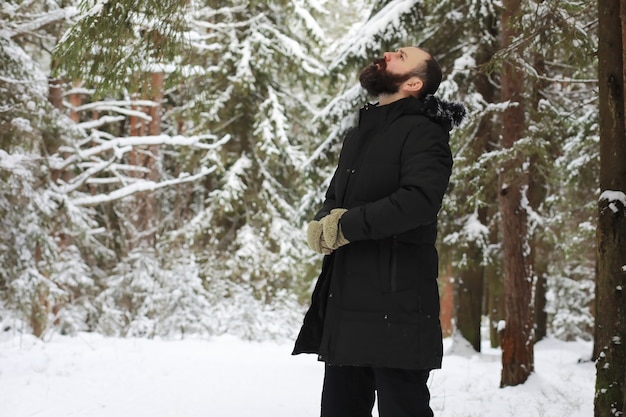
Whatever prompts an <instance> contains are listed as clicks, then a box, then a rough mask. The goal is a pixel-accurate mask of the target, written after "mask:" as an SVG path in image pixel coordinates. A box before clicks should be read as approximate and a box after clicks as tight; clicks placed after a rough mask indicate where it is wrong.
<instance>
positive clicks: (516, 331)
mask: <svg viewBox="0 0 626 417" xmlns="http://www.w3.org/2000/svg"><path fill="white" fill-rule="evenodd" d="M520 3H521V2H520V0H505V1H504V2H503V10H504V13H503V15H502V39H503V48H504V49H506V48H507V47H509V46H510V44H511V42H512V40H513V39H514V38H515V36H516V35H517V32H518V31H517V30H516V28H515V27H514V22H515V16H516V15H517V14H518V13H519V11H520ZM501 83H502V97H501V98H502V101H503V102H509V103H510V104H509V106H508V107H507V109H506V110H505V111H504V113H503V115H502V147H503V148H504V149H508V148H512V147H513V146H514V145H515V142H516V141H518V140H519V139H520V138H521V137H522V135H523V134H524V132H525V130H526V122H525V116H524V105H523V88H524V73H523V72H522V71H521V70H519V69H518V68H516V67H515V65H514V63H512V62H511V61H510V60H509V61H505V62H504V63H503V65H502V74H501ZM523 162H524V160H522V158H521V157H519V156H518V157H511V158H510V159H509V160H507V161H505V162H504V163H503V166H502V167H501V169H500V174H499V178H498V185H499V194H498V203H499V206H500V215H501V218H502V244H503V252H504V263H503V266H504V292H505V295H504V297H505V310H504V315H505V321H506V327H505V328H504V332H503V335H502V379H501V382H500V385H501V386H503V387H504V386H512V385H519V384H523V383H524V382H525V381H526V380H527V379H528V376H529V375H530V373H531V372H532V371H533V313H532V304H531V302H532V281H533V280H532V271H531V267H530V253H529V252H530V242H529V236H528V224H527V217H528V215H527V211H526V208H525V207H524V206H523V205H522V196H523V193H525V192H526V191H527V188H528V178H527V174H526V173H525V172H524V170H523V169H522V163H523Z"/></svg>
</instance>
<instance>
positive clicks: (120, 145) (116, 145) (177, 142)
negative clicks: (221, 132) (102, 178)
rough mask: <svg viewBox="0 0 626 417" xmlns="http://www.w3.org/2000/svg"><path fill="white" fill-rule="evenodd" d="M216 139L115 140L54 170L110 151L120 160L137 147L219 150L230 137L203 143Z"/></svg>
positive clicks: (165, 136) (129, 138) (182, 137)
mask: <svg viewBox="0 0 626 417" xmlns="http://www.w3.org/2000/svg"><path fill="white" fill-rule="evenodd" d="M208 138H215V136H214V135H199V136H192V137H187V136H169V135H156V136H131V137H125V138H115V139H112V140H109V141H107V142H105V143H103V144H101V145H98V146H94V147H92V148H89V149H85V150H82V149H81V150H76V153H75V154H73V155H71V156H69V157H68V158H66V159H64V160H62V161H60V162H58V163H56V164H52V168H53V169H59V170H64V169H66V168H67V167H69V166H70V165H72V164H75V163H77V162H79V161H81V160H84V159H88V158H91V157H94V156H96V155H100V154H103V153H105V152H108V151H113V153H114V154H115V156H116V157H117V158H118V159H119V158H121V157H122V156H123V155H124V154H125V153H127V152H129V151H130V150H131V149H132V148H133V147H135V146H153V145H172V146H187V147H193V148H198V149H204V150H213V149H217V148H219V147H220V146H222V145H224V144H225V143H226V142H228V141H229V140H230V135H225V136H224V137H223V138H222V139H220V140H218V141H216V142H214V143H211V144H207V143H203V142H202V140H203V139H208Z"/></svg>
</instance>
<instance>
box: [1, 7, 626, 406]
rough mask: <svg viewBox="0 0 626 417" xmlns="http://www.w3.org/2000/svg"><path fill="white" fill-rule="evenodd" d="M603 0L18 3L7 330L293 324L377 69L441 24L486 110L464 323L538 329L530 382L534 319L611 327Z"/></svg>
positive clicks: (465, 234) (462, 250) (456, 176)
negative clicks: (600, 233) (368, 70)
mask: <svg viewBox="0 0 626 417" xmlns="http://www.w3.org/2000/svg"><path fill="white" fill-rule="evenodd" d="M603 3H606V4H608V3H613V4H618V12H617V13H616V16H617V17H618V18H619V17H620V12H619V2H616V1H610V2H608V1H604V0H601V1H600V2H599V3H598V4H596V2H595V1H589V0H552V1H548V0H546V1H526V0H524V1H521V0H517V1H516V0H502V1H497V0H471V1H466V0H462V1H461V0H421V1H419V0H418V1H416V0H390V1H389V0H360V1H358V0H337V1H332V2H331V1H324V0H288V1H287V0H233V1H210V0H191V1H189V0H161V1H155V0H146V1H142V2H134V1H130V0H119V1H113V0H110V1H105V0H101V1H96V0H88V1H82V2H79V1H76V0H68V1H65V0H46V1H44V0H41V1H35V0H23V1H16V0H10V1H5V2H4V3H3V4H2V6H0V145H1V146H0V177H1V178H2V181H1V182H0V236H1V238H0V264H1V265H2V267H1V268H0V322H1V324H2V329H3V331H18V332H28V333H33V334H35V335H36V336H39V337H41V338H44V339H45V338H46V334H48V333H49V332H60V333H62V334H76V333H78V332H83V331H88V332H98V333H102V334H104V335H114V336H129V337H130V336H133V337H135V336H136V337H166V338H181V337H185V336H186V335H201V336H206V335H218V334H224V333H228V334H233V335H237V336H239V337H242V338H246V339H255V340H260V339H268V338H270V339H272V338H287V337H292V336H293V334H294V331H297V329H298V327H299V325H300V321H301V319H302V313H303V309H304V308H305V307H306V304H307V302H308V299H309V297H310V292H311V288H312V284H313V283H314V280H315V278H316V276H317V274H318V273H319V267H320V263H321V259H320V258H319V256H318V255H316V254H314V253H313V252H312V251H311V250H310V249H309V248H308V247H307V246H306V242H305V239H304V236H305V227H306V223H307V222H308V221H309V219H310V218H311V217H312V215H313V213H315V211H316V209H317V207H318V206H319V204H320V203H321V199H322V197H323V194H324V191H325V189H326V187H327V185H328V181H329V179H330V176H331V175H332V170H333V168H334V165H335V163H336V160H337V156H338V152H339V149H340V146H341V142H342V137H343V134H344V133H345V132H346V130H347V129H348V128H349V127H351V126H352V125H353V124H354V123H355V122H356V114H357V111H356V110H357V109H358V108H359V107H360V106H362V105H363V104H364V103H365V102H366V101H367V100H368V99H370V100H371V99H372V98H368V97H366V96H365V95H364V92H363V91H362V89H361V88H360V87H359V85H358V83H357V76H356V75H357V74H358V71H359V70H360V69H361V68H363V67H364V66H365V65H367V64H368V63H370V62H371V61H372V60H373V59H374V58H376V57H379V56H380V55H381V54H382V52H384V51H386V50H395V49H396V48H398V47H401V46H405V45H420V46H422V47H424V48H425V49H427V50H428V51H430V52H431V53H432V54H433V55H434V56H435V57H437V59H438V61H439V62H440V64H441V66H442V68H443V70H444V78H445V79H444V81H443V83H442V85H441V87H440V90H439V94H440V96H441V97H442V98H444V99H447V100H454V101H461V102H463V103H464V104H465V105H466V107H467V109H468V118H467V121H466V122H465V123H464V124H463V125H462V126H461V128H460V129H457V130H455V131H454V132H453V135H452V137H451V147H452V150H453V154H454V159H455V166H454V169H453V174H452V178H451V184H450V188H449V190H448V193H447V196H446V198H445V200H444V206H443V209H442V211H441V212H440V216H439V219H440V234H439V236H440V237H439V245H438V246H439V250H440V258H441V262H440V264H441V271H440V282H441V294H442V321H443V323H444V327H445V330H446V331H447V332H452V331H457V333H458V334H461V335H462V336H463V337H465V338H466V339H467V340H468V341H469V342H470V343H471V344H472V346H474V348H475V349H476V350H480V341H481V337H482V336H484V334H483V335H481V331H482V332H485V329H486V332H488V333H489V334H488V336H487V337H488V338H490V340H491V344H492V346H494V347H495V346H499V345H500V344H501V343H502V344H503V345H504V349H505V351H506V349H507V348H506V346H507V343H509V345H510V344H514V343H521V344H522V345H526V346H530V348H526V349H524V352H525V355H526V357H525V358H522V359H519V358H513V359H515V361H517V362H516V363H520V361H521V363H528V364H529V365H530V366H528V367H527V369H526V371H527V372H526V375H523V374H522V375H517V374H516V372H515V371H513V372H508V373H507V372H506V371H505V370H503V380H502V384H503V385H515V384H516V383H520V382H523V380H524V379H525V377H526V376H527V373H529V372H531V371H532V343H530V344H529V343H527V341H529V340H530V341H533V342H535V341H537V340H540V339H541V338H542V337H544V336H546V335H548V334H549V335H551V336H554V337H556V338H560V339H563V340H574V339H578V338H581V339H585V340H591V339H593V338H594V333H595V332H597V328H596V327H597V321H595V320H594V319H595V318H596V315H597V313H598V311H597V310H598V309H596V308H595V304H594V303H595V302H596V301H597V297H596V291H597V289H598V287H597V286H596V279H597V272H596V270H597V269H598V262H597V259H598V256H597V247H596V246H597V245H596V242H597V241H600V242H601V241H602V240H601V239H600V240H597V236H596V234H597V230H598V212H599V208H598V205H599V201H600V202H603V204H604V206H603V207H604V208H606V207H608V206H610V205H611V204H612V206H610V207H611V210H612V211H611V212H612V213H617V215H618V216H622V217H621V218H622V220H621V223H620V224H621V225H622V226H620V227H622V229H619V230H622V232H621V233H622V234H621V235H620V236H622V237H621V239H622V241H623V239H624V237H623V236H624V234H623V230H624V228H623V224H624V220H623V216H624V205H625V204H626V197H624V196H623V188H622V189H621V191H617V192H614V193H613V194H606V193H603V191H605V188H603V187H601V184H600V178H601V167H602V163H601V158H600V153H601V152H600V151H601V146H600V145H601V135H600V130H601V128H600V125H601V121H600V111H599V108H600V103H599V82H598V65H599V64H598V53H599V52H598V51H599V49H598V48H599V36H600V35H599V32H601V31H599V30H598V28H599V24H598V21H599V13H598V10H603V7H604V6H603V5H602V4H603ZM621 13H623V14H625V15H626V11H624V10H622V11H621ZM600 15H601V14H600ZM600 18H602V17H600ZM618 24H619V21H618ZM613 28H614V27H612V29H613ZM619 33H621V32H619ZM600 50H602V48H600ZM617 55H619V54H617ZM620 63H621V65H622V68H623V61H620ZM622 87H623V78H622ZM622 91H623V90H622ZM600 96H601V95H600ZM622 113H623V112H622ZM622 117H623V114H622ZM622 121H623V120H622ZM622 124H623V123H622ZM622 134H623V131H622ZM621 146H624V144H622V145H621ZM622 152H623V151H622ZM620 155H623V154H620ZM607 166H608V164H607ZM622 169H623V168H622ZM613 190H620V189H618V188H613ZM620 193H621V194H620ZM601 196H603V197H602V198H601ZM618 240H619V239H618ZM618 248H619V246H618ZM618 251H619V250H618ZM622 252H623V249H622ZM616 253H617V252H616ZM622 256H623V254H622ZM620 262H622V265H624V264H626V259H622V260H621V261H620ZM600 269H601V268H600ZM623 270H624V267H623V266H622V274H621V277H622V278H620V279H621V280H622V283H623V280H624V278H623V276H624V274H623ZM618 287H619V286H618ZM618 292H619V293H620V297H623V291H621V290H619V291H618ZM603 305H604V304H603ZM607 311H608V310H607ZM611 311H613V310H611ZM620 314H623V310H619V309H618V310H617V313H615V314H614V316H613V317H611V318H610V319H609V320H613V321H615V322H616V323H619V322H620V320H621V317H623V316H620ZM504 323H506V326H505V325H503V324H504ZM622 333H623V331H622ZM616 337H617V336H616ZM607 340H611V339H610V338H609V339H607ZM603 341H605V340H604V339H603ZM619 341H620V340H619V339H618V343H617V345H619ZM608 345H609V342H607V343H604V344H599V343H598V341H597V338H596V347H595V349H594V357H596V358H597V357H602V354H603V353H602V352H603V349H604V348H606V347H607V346H608ZM511 346H512V345H511ZM623 350H624V349H623V348H622V349H621V350H620V351H619V352H621V353H620V354H621V355H622V356H621V360H622V361H624V357H623V355H624V353H623ZM506 360H507V359H506V355H503V362H506ZM622 363H625V362H622ZM503 366H504V367H505V368H506V365H503ZM621 372H622V377H621V378H624V377H623V373H624V372H623V371H621ZM507 375H508V376H507ZM507 378H508V379H507ZM623 380H624V383H622V384H621V385H620V387H624V386H625V385H626V379H623ZM620 389H623V388H620ZM622 406H623V399H622V403H620V409H621V408H622ZM616 415H617V414H616Z"/></svg>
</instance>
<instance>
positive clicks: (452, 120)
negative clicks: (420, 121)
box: [422, 94, 467, 130]
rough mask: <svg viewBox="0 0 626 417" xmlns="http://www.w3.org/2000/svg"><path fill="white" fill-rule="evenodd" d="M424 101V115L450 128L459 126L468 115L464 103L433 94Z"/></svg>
mask: <svg viewBox="0 0 626 417" xmlns="http://www.w3.org/2000/svg"><path fill="white" fill-rule="evenodd" d="M422 103H423V111H424V115H426V116H427V117H429V118H431V119H433V120H435V121H436V122H438V123H440V124H442V125H447V126H448V130H451V129H452V128H453V127H458V126H459V125H460V124H461V123H462V122H463V119H465V116H466V115H467V110H466V109H465V106H464V105H463V104H462V103H459V102H453V101H445V100H442V99H440V98H439V97H437V96H433V95H432V94H429V95H428V96H426V98H425V99H424V100H422Z"/></svg>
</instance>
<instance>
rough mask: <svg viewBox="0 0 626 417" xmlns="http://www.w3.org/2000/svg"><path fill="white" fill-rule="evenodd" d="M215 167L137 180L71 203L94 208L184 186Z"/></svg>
mask: <svg viewBox="0 0 626 417" xmlns="http://www.w3.org/2000/svg"><path fill="white" fill-rule="evenodd" d="M216 169H217V168H216V167H211V168H206V167H203V168H202V170H201V171H200V172H199V173H197V174H195V175H189V174H188V173H182V174H181V175H180V176H179V177H178V178H175V179H171V180H167V181H161V182H155V181H149V180H138V181H137V182H135V183H133V184H129V185H127V186H125V187H122V188H120V189H119V190H115V191H113V192H111V193H109V194H98V195H93V196H86V197H79V198H75V199H73V200H72V203H73V204H75V205H77V206H96V205H99V204H103V203H110V202H112V201H116V200H121V199H122V198H125V197H128V196H131V195H133V194H136V193H140V192H144V191H154V190H157V189H159V188H164V187H169V186H172V185H179V184H184V183H186V182H192V181H196V180H198V179H199V178H202V177H205V176H207V175H209V174H210V173H212V172H213V171H215V170H216Z"/></svg>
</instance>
